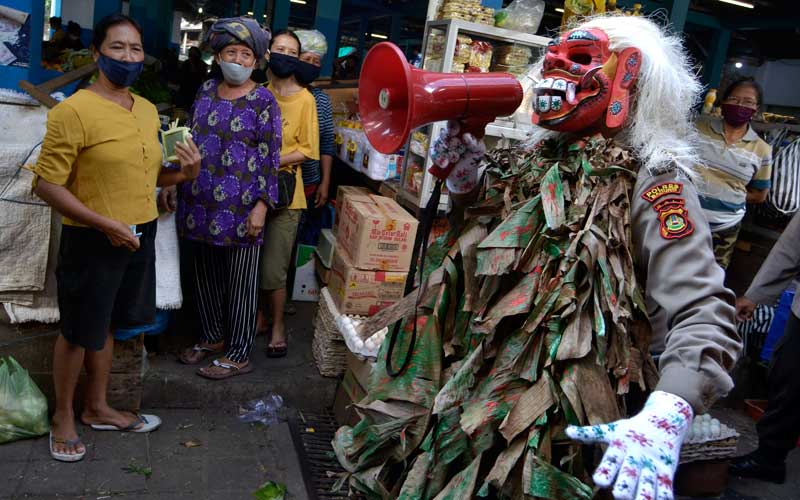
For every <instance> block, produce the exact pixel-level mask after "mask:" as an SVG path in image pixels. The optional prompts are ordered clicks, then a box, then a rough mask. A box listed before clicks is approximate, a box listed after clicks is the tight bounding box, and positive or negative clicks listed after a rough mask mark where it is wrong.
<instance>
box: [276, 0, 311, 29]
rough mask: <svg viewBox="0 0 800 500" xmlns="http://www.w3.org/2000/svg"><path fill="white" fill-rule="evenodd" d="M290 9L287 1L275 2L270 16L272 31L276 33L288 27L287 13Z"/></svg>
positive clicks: (278, 0)
mask: <svg viewBox="0 0 800 500" xmlns="http://www.w3.org/2000/svg"><path fill="white" fill-rule="evenodd" d="M318 3H319V2H318ZM291 8H292V4H291V3H289V0H275V12H274V14H273V15H272V31H278V30H282V29H286V28H288V27H289V11H290V10H291Z"/></svg>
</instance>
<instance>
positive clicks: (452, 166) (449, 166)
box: [431, 121, 486, 194]
mask: <svg viewBox="0 0 800 500" xmlns="http://www.w3.org/2000/svg"><path fill="white" fill-rule="evenodd" d="M460 132H461V125H460V124H459V123H458V122H456V121H449V122H447V127H446V128H444V129H442V132H441V133H440V135H439V137H437V138H436V140H434V141H433V144H432V145H431V159H432V160H433V164H434V166H433V167H431V173H432V174H433V175H435V176H437V177H439V178H440V179H441V178H444V179H446V180H447V189H448V190H449V191H450V192H452V193H458V194H464V193H469V192H470V191H472V190H473V189H475V186H476V185H477V183H478V167H479V166H480V164H481V160H482V159H483V155H484V154H485V153H486V145H485V144H484V143H483V140H481V139H476V138H475V136H473V135H472V134H469V133H464V134H461V135H460Z"/></svg>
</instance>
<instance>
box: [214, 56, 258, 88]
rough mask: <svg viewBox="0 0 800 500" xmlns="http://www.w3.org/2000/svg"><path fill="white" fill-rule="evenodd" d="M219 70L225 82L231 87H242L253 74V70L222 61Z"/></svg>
mask: <svg viewBox="0 0 800 500" xmlns="http://www.w3.org/2000/svg"><path fill="white" fill-rule="evenodd" d="M219 68H220V69H221V70H222V76H223V78H225V81H226V82H228V83H230V84H231V85H241V84H243V83H244V82H246V81H247V80H248V79H249V78H250V75H251V74H252V73H253V68H245V67H244V66H242V65H241V64H236V63H231V62H225V61H220V62H219Z"/></svg>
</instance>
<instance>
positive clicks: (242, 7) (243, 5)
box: [239, 0, 253, 16]
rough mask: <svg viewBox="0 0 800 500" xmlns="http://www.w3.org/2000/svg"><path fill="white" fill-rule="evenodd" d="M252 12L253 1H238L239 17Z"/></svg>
mask: <svg viewBox="0 0 800 500" xmlns="http://www.w3.org/2000/svg"><path fill="white" fill-rule="evenodd" d="M252 11H253V0H239V15H240V16H246V15H247V13H248V12H252Z"/></svg>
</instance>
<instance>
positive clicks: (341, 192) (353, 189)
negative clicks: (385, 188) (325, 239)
mask: <svg viewBox="0 0 800 500" xmlns="http://www.w3.org/2000/svg"><path fill="white" fill-rule="evenodd" d="M370 194H372V191H370V190H369V189H367V188H365V187H361V186H339V189H337V190H336V204H335V205H334V207H335V208H334V213H333V233H334V234H336V232H337V230H338V228H339V220H341V216H340V215H341V211H342V207H343V206H344V202H345V200H346V199H347V198H348V197H349V196H354V195H370Z"/></svg>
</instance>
